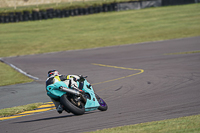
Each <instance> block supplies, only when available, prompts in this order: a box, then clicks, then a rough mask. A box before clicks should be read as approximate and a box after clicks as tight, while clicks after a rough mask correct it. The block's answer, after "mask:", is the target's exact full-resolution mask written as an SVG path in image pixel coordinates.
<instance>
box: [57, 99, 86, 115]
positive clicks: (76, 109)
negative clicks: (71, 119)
mask: <svg viewBox="0 0 200 133" xmlns="http://www.w3.org/2000/svg"><path fill="white" fill-rule="evenodd" d="M60 103H61V104H62V105H63V106H64V110H66V111H69V112H72V113H73V114H75V115H82V114H84V112H85V107H84V104H83V103H82V102H80V103H79V105H75V104H74V103H72V102H71V101H70V100H69V99H68V98H67V95H62V96H61V98H60Z"/></svg>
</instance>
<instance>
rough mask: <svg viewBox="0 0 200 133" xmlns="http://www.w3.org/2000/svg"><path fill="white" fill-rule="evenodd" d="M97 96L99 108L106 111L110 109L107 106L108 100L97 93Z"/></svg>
mask: <svg viewBox="0 0 200 133" xmlns="http://www.w3.org/2000/svg"><path fill="white" fill-rule="evenodd" d="M95 96H96V98H97V101H98V102H99V104H100V106H99V108H98V110H101V111H106V110H107V109H108V106H107V104H106V102H105V101H104V100H103V99H102V98H100V97H99V96H98V95H97V94H95Z"/></svg>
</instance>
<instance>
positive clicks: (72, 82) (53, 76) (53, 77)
mask: <svg viewBox="0 0 200 133" xmlns="http://www.w3.org/2000/svg"><path fill="white" fill-rule="evenodd" d="M47 77H48V78H47V80H46V87H47V86H48V85H50V84H54V83H55V82H57V81H59V80H60V81H66V80H69V82H68V83H69V85H68V87H69V88H73V89H78V85H77V83H76V80H77V79H79V76H78V75H60V74H59V72H58V71H57V70H50V71H49V72H48V74H47ZM58 78H59V79H58ZM50 98H51V97H50ZM51 100H52V102H53V103H54V105H55V107H56V109H57V112H58V113H59V114H60V113H62V111H63V107H62V106H61V104H60V102H59V101H57V100H55V99H53V98H51Z"/></svg>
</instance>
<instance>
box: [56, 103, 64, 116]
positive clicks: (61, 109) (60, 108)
mask: <svg viewBox="0 0 200 133" xmlns="http://www.w3.org/2000/svg"><path fill="white" fill-rule="evenodd" d="M62 111H63V108H62V106H61V105H58V107H57V112H58V113H59V114H61V113H62Z"/></svg>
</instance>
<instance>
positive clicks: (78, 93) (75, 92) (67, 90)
mask: <svg viewBox="0 0 200 133" xmlns="http://www.w3.org/2000/svg"><path fill="white" fill-rule="evenodd" d="M59 88H60V90H61V91H65V92H68V93H72V94H74V95H76V96H80V97H81V99H82V100H83V102H84V103H86V101H87V100H86V98H85V97H84V96H83V95H82V94H81V93H80V92H78V91H76V90H72V89H69V88H66V87H63V86H61V87H59Z"/></svg>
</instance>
